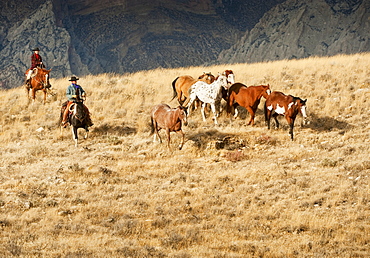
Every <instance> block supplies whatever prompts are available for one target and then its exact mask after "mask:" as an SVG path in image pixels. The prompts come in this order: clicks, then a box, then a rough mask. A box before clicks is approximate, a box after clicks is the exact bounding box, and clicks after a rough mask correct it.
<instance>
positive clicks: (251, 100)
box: [26, 68, 307, 149]
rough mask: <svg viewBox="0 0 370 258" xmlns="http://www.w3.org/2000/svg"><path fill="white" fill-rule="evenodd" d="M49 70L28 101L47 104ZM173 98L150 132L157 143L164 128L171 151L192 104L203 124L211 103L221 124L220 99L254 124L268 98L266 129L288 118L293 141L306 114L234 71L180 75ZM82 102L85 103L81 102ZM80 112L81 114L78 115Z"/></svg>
mask: <svg viewBox="0 0 370 258" xmlns="http://www.w3.org/2000/svg"><path fill="white" fill-rule="evenodd" d="M50 71H51V69H50V70H46V69H43V68H39V69H36V70H35V71H34V73H33V74H32V76H31V87H30V86H29V85H26V89H27V92H28V95H29V92H30V91H31V96H29V99H32V100H35V92H36V91H37V90H42V91H43V93H44V103H45V101H46V94H47V90H48V89H49V88H50V87H51V85H50V83H49V73H50ZM172 88H173V97H172V100H173V99H175V98H177V101H178V102H179V104H180V105H179V106H178V107H177V108H171V107H170V106H168V105H167V104H159V105H155V106H154V107H153V108H152V110H151V114H150V115H151V128H152V131H151V133H152V134H154V141H156V138H157V137H158V138H159V141H160V142H162V140H161V138H160V135H159V133H158V132H159V131H160V130H161V129H164V130H165V131H166V134H167V139H168V148H170V141H171V138H170V133H171V132H177V133H180V134H181V135H182V140H181V143H180V145H179V148H180V149H181V148H182V146H183V145H184V133H183V131H182V128H181V127H182V124H184V125H186V124H187V117H188V116H190V113H191V111H192V108H193V105H194V106H195V107H197V106H199V105H201V114H202V118H203V121H206V116H205V108H206V105H207V104H209V105H210V107H211V111H212V113H213V120H214V123H215V125H217V124H218V121H217V117H218V116H219V113H220V112H221V100H222V99H224V100H225V102H226V112H227V114H228V115H229V116H230V119H231V114H233V117H234V118H236V117H237V116H238V110H237V107H238V106H242V107H244V108H245V109H246V110H247V111H248V112H249V114H250V119H249V121H248V125H250V124H251V125H254V117H255V114H256V111H257V108H258V105H259V104H260V101H261V98H262V97H264V98H265V99H266V101H265V105H264V114H265V121H266V124H267V128H268V129H270V120H271V117H273V118H274V120H275V125H276V128H278V127H279V121H278V119H277V116H279V115H282V116H284V117H285V118H286V120H287V122H288V124H289V127H290V129H289V134H290V137H291V139H292V140H293V128H294V121H295V119H296V116H297V115H298V114H299V113H301V114H302V116H303V118H304V119H305V118H306V117H307V115H306V101H307V99H306V100H302V99H301V98H298V97H294V96H291V95H285V94H284V93H282V92H279V91H274V92H271V90H270V85H259V86H246V85H244V84H242V83H240V82H235V75H234V72H233V71H232V70H225V71H224V72H223V73H221V74H218V76H217V77H215V76H214V75H212V74H211V73H203V74H202V75H200V76H199V77H198V79H195V78H193V77H191V76H189V75H184V76H179V77H177V78H176V79H175V80H174V81H173V82H172ZM81 102H82V101H81ZM79 106H80V105H78V104H76V105H74V112H71V115H72V117H70V122H71V123H70V124H71V125H72V133H73V138H74V140H75V145H76V146H77V142H78V136H77V129H78V128H84V129H85V130H86V135H85V138H86V137H87V132H88V128H87V126H86V123H84V122H83V121H82V120H81V118H79V117H84V114H83V112H82V111H81V110H83V109H82V108H78V107H79ZM78 110H80V111H79V112H77V111H78ZM73 114H75V117H76V119H75V120H76V121H75V122H73V121H74V120H73Z"/></svg>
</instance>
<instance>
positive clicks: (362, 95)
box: [0, 54, 370, 257]
mask: <svg viewBox="0 0 370 258" xmlns="http://www.w3.org/2000/svg"><path fill="white" fill-rule="evenodd" d="M225 69H232V70H233V71H234V73H235V75H236V80H237V81H239V82H242V83H244V84H246V85H258V84H267V83H269V84H270V86H271V88H272V89H273V90H279V91H283V92H285V93H287V94H292V95H296V96H299V97H301V98H307V99H308V102H307V105H308V107H309V117H310V118H309V119H310V124H309V125H307V126H305V127H301V126H300V122H301V120H300V119H298V120H297V121H296V128H295V138H296V139H295V141H293V142H292V141H290V139H289V135H288V132H287V125H286V122H285V121H284V120H282V125H283V126H282V128H281V129H280V130H271V131H267V129H266V127H265V125H264V119H263V113H262V103H261V105H260V110H259V111H258V113H257V116H256V125H255V126H254V127H250V126H245V122H246V121H245V120H243V119H239V120H236V121H234V122H233V123H232V124H230V122H229V119H228V118H227V117H226V116H225V115H224V114H222V115H221V117H220V119H219V123H220V126H219V127H215V126H214V125H213V122H212V121H211V120H208V121H207V122H206V123H203V122H202V121H201V116H200V114H199V112H195V113H192V116H191V117H190V118H189V120H190V123H189V126H188V127H185V128H184V130H185V132H186V138H187V142H186V144H185V146H184V149H183V150H181V151H179V150H176V148H175V144H176V145H177V143H178V142H179V137H178V136H177V135H173V136H172V139H173V147H174V148H173V152H169V151H168V150H167V149H166V145H165V144H162V145H160V144H157V143H152V137H151V136H149V131H150V130H149V110H150V108H151V106H153V105H154V104H158V103H161V102H165V103H168V104H170V105H171V106H176V105H177V103H176V101H172V102H170V99H171V97H172V89H171V82H172V80H173V79H175V78H176V77H177V76H179V75H185V74H189V75H192V76H194V77H195V76H198V75H199V74H201V73H202V72H203V71H211V72H213V73H217V72H221V71H223V70H225ZM369 71H370V54H359V55H353V56H336V57H332V58H310V59H305V60H297V61H279V62H271V63H259V64H235V65H228V66H227V67H224V66H214V67H191V68H183V69H171V70H153V71H147V72H138V73H135V74H127V75H112V74H105V75H100V76H88V77H83V78H81V79H80V81H79V83H80V84H81V86H83V87H84V89H85V90H86V91H87V93H88V100H87V101H86V105H87V106H88V107H89V108H90V111H91V113H92V117H93V120H94V123H95V125H94V127H93V128H92V130H91V134H90V138H89V139H87V140H81V144H80V146H79V147H78V148H75V147H74V146H73V141H72V139H71V133H70V131H69V130H67V129H65V130H64V133H63V136H61V135H60V132H59V128H58V127H57V126H56V123H57V121H58V116H59V113H58V112H59V107H60V105H61V103H62V102H63V101H64V100H65V96H64V91H65V89H66V87H67V86H68V79H67V78H65V79H63V80H52V84H53V90H54V93H55V95H54V96H53V97H50V98H49V99H48V103H47V104H46V105H45V106H44V105H42V104H41V94H40V95H39V97H40V98H39V99H38V100H37V101H36V103H35V104H33V105H27V99H26V97H25V93H24V89H23V88H17V89H14V90H9V91H2V92H0V96H1V98H0V102H1V107H0V114H1V115H0V141H1V145H0V159H1V163H0V172H1V173H0V190H1V191H0V226H1V235H0V242H1V245H0V254H1V256H10V255H23V256H40V255H44V256H60V255H61V256H67V255H69V256H73V257H74V256H79V255H82V256H90V255H91V256H94V257H107V256H131V257H144V256H146V257H148V256H154V257H167V256H168V257H192V256H198V257H210V256H211V257H212V256H213V257H246V256H266V257H283V256H284V257H286V256H292V257H293V256H302V257H303V256H317V257H325V256H326V257H333V256H341V257H354V256H359V257H361V256H363V257H365V256H368V255H369V252H370V247H369V243H370V226H369V225H370V220H369V218H370V216H369V215H370V191H369V178H368V173H369V170H370V161H369V160H368V157H369V125H368V120H369V115H370V110H369V101H368V99H369V95H370V93H369V92H370V91H369V88H370V81H369V80H370V79H369V78H370V76H369V75H370V72H369ZM242 115H243V114H242ZM244 116H245V114H244ZM41 128H42V129H43V130H42V129H41ZM38 129H40V130H38ZM223 145H224V146H225V147H224V148H219V146H223Z"/></svg>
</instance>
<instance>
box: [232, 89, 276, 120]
mask: <svg viewBox="0 0 370 258" xmlns="http://www.w3.org/2000/svg"><path fill="white" fill-rule="evenodd" d="M270 93H271V90H270V85H260V86H249V87H247V86H245V85H244V84H242V83H239V82H238V83H234V84H233V85H232V86H231V87H230V88H229V91H228V98H227V107H226V112H227V113H228V114H230V113H231V112H232V109H233V110H234V118H236V117H237V116H238V111H237V109H236V107H237V106H242V107H244V108H246V109H247V110H248V112H249V114H250V116H251V117H250V119H249V122H248V125H250V124H252V125H254V116H255V114H256V111H257V108H258V105H259V104H260V101H261V98H262V97H264V98H265V99H267V97H268V96H269V94H270ZM230 118H231V117H230Z"/></svg>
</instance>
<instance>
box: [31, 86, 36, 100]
mask: <svg viewBox="0 0 370 258" xmlns="http://www.w3.org/2000/svg"><path fill="white" fill-rule="evenodd" d="M31 98H32V103H35V100H36V91H35V89H34V87H32V89H31Z"/></svg>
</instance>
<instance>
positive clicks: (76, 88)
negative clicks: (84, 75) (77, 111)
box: [62, 76, 93, 127]
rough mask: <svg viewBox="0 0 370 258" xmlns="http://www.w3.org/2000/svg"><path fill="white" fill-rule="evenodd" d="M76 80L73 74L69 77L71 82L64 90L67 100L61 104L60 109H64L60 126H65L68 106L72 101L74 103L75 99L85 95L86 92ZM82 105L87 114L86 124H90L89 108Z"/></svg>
mask: <svg viewBox="0 0 370 258" xmlns="http://www.w3.org/2000/svg"><path fill="white" fill-rule="evenodd" d="M77 80H78V78H76V77H75V76H72V77H71V79H70V80H69V81H70V82H71V83H72V84H71V85H69V86H68V88H67V91H66V95H67V98H68V100H67V101H66V102H65V103H63V105H62V110H64V111H62V113H63V120H62V126H63V127H67V124H68V116H69V112H70V111H69V109H70V106H71V105H72V104H73V103H75V102H76V101H77V100H80V99H84V98H85V96H86V92H85V91H84V89H82V87H81V86H80V85H77ZM77 94H78V96H77ZM84 107H85V111H86V114H87V126H92V125H93V123H92V121H91V117H90V112H89V109H88V108H87V107H86V106H85V105H84Z"/></svg>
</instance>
